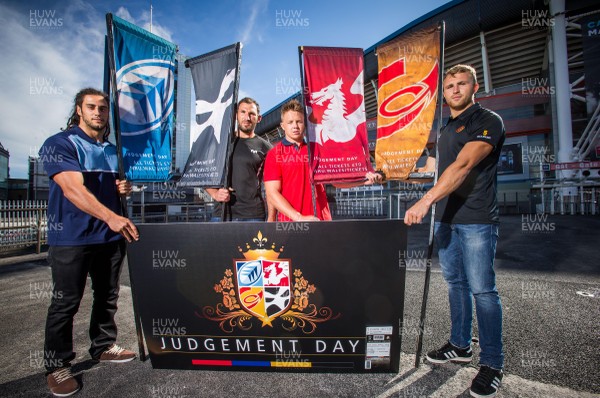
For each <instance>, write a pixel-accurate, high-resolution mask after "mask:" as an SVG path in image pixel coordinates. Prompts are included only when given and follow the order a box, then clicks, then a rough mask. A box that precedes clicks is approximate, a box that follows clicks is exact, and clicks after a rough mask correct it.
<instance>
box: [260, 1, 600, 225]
mask: <svg viewBox="0 0 600 398" xmlns="http://www.w3.org/2000/svg"><path fill="white" fill-rule="evenodd" d="M440 21H445V27H446V32H445V57H444V68H445V69H446V68H448V67H450V66H452V65H455V64H457V63H463V64H469V65H472V66H473V67H475V69H476V70H477V74H478V80H479V85H480V88H479V92H478V93H477V95H476V100H477V101H478V102H480V103H481V104H482V106H484V107H487V108H489V109H491V110H493V111H495V112H497V113H498V114H500V116H502V118H503V120H504V123H505V127H506V133H507V139H506V142H505V144H504V149H503V153H502V156H501V159H500V163H499V176H498V180H499V192H498V197H499V204H500V209H501V212H502V213H504V214H517V213H536V212H537V213H552V214H555V213H556V214H586V215H595V214H598V212H599V210H600V208H599V206H598V198H599V196H600V162H599V161H598V160H599V157H600V142H599V140H598V138H599V136H600V115H599V113H600V102H599V101H598V97H599V91H600V68H598V65H599V64H600V5H599V4H598V2H597V1H594V0H569V1H565V0H550V1H533V0H511V1H507V2H502V3H498V2H497V1H492V0H454V1H451V2H449V3H447V4H445V5H443V6H441V7H439V8H437V9H435V10H433V11H431V12H430V13H428V14H426V15H424V16H422V17H421V18H419V19H417V20H415V21H413V22H411V23H410V24H408V25H406V26H404V27H402V28H400V29H398V30H397V31H396V32H394V33H392V34H391V35H389V36H387V37H385V38H383V39H382V40H381V41H380V42H378V43H375V44H374V45H373V46H371V47H369V48H368V49H366V50H365V51H364V64H365V67H364V78H365V80H364V81H365V86H364V93H365V110H366V116H367V130H368V136H369V148H370V149H371V151H373V150H374V148H375V139H376V130H377V97H376V89H377V77H378V76H377V57H376V49H377V47H378V46H379V45H380V44H383V43H386V42H388V41H390V40H392V39H394V38H396V37H398V36H401V35H403V34H407V33H411V32H414V31H418V30H421V29H423V28H425V27H429V26H432V25H437V24H438V23H439V22H440ZM299 97H300V93H299V92H298V93H297V94H295V95H294V96H292V97H290V98H288V99H287V100H285V101H283V102H282V103H281V104H279V105H277V106H276V107H274V108H272V109H270V110H269V111H267V112H266V113H265V114H264V115H263V118H262V121H261V123H260V124H259V125H258V126H257V132H258V134H260V135H263V136H264V137H265V138H267V139H269V140H270V141H271V142H274V141H278V140H280V139H281V137H282V136H283V131H282V130H281V129H280V128H279V122H280V113H279V111H280V108H281V106H282V105H283V104H284V103H285V102H287V101H288V100H290V99H291V98H298V99H299ZM444 108H446V107H445V106H444ZM443 114H444V117H447V115H448V114H449V112H448V110H447V109H444V110H443ZM434 125H435V124H434ZM435 134H436V132H435V131H432V132H431V134H430V139H429V141H430V142H429V144H428V147H430V146H431V145H432V144H433V142H434V141H435ZM328 193H329V195H330V198H331V201H332V211H333V212H334V217H336V218H343V217H345V216H346V217H361V216H362V217H372V216H375V217H401V216H402V215H403V211H404V210H405V209H406V207H407V206H409V205H410V202H412V201H414V200H416V199H417V198H418V195H415V194H416V193H417V188H415V187H411V186H410V184H404V183H397V182H389V183H387V185H386V186H385V187H383V188H381V189H380V190H379V191H377V190H375V191H374V190H373V189H372V188H371V189H369V190H364V189H353V190H347V189H346V190H335V189H334V188H332V187H328Z"/></svg>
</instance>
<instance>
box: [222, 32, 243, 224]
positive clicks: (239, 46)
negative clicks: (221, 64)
mask: <svg viewBox="0 0 600 398" xmlns="http://www.w3.org/2000/svg"><path fill="white" fill-rule="evenodd" d="M235 52H236V55H237V65H236V69H235V79H234V81H233V103H232V107H233V112H231V130H230V131H229V137H227V158H226V161H225V170H224V175H225V188H226V189H228V190H229V189H230V188H231V171H232V170H231V162H232V160H233V159H232V157H233V150H234V149H235V143H234V145H231V136H232V135H236V134H235V133H236V130H235V129H236V120H237V117H236V116H237V102H238V89H239V86H240V69H241V64H242V44H241V43H240V42H237V43H235ZM237 139H238V138H237V136H236V138H235V140H236V143H237ZM229 213H231V205H230V204H229V202H225V203H223V207H222V211H221V221H227V218H228V217H229Z"/></svg>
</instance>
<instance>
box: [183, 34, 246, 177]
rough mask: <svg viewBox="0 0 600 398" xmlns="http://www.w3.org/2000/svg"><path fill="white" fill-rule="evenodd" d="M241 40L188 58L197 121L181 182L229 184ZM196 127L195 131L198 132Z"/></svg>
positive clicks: (187, 64) (187, 65)
mask: <svg viewBox="0 0 600 398" xmlns="http://www.w3.org/2000/svg"><path fill="white" fill-rule="evenodd" d="M240 56H241V44H240V43H236V44H232V45H231V46H228V47H225V48H222V49H220V50H216V51H213V52H211V53H208V54H204V55H200V56H198V57H195V58H191V59H189V60H187V61H186V67H189V68H190V69H191V72H192V79H193V80H194V91H195V93H196V124H197V126H196V127H197V128H196V129H192V135H191V137H190V139H191V148H192V149H191V151H190V156H189V158H188V160H187V164H186V165H185V170H184V172H183V176H182V177H181V180H180V181H179V185H181V186H190V187H221V186H224V185H225V184H226V181H225V178H226V176H227V171H226V167H227V163H226V160H227V155H228V151H229V143H230V141H231V140H230V137H231V132H232V131H233V128H234V127H235V123H234V118H235V114H234V105H235V103H236V102H237V91H238V80H239V78H238V76H239V69H240ZM194 130H195V133H194Z"/></svg>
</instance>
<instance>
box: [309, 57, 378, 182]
mask: <svg viewBox="0 0 600 398" xmlns="http://www.w3.org/2000/svg"><path fill="white" fill-rule="evenodd" d="M303 53H304V77H305V91H304V93H305V97H304V98H305V105H306V115H307V120H306V129H307V132H308V137H309V140H310V143H311V159H310V165H311V170H312V171H313V175H314V182H315V183H330V182H337V181H357V180H361V179H362V178H364V176H365V174H366V173H367V172H368V171H372V170H373V167H372V165H371V160H370V157H369V146H368V141H367V128H366V118H365V96H364V83H363V82H364V77H363V69H364V66H363V64H364V61H363V50H362V49H360V48H331V47H303Z"/></svg>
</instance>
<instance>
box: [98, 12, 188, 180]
mask: <svg viewBox="0 0 600 398" xmlns="http://www.w3.org/2000/svg"><path fill="white" fill-rule="evenodd" d="M110 33H111V32H109V35H110ZM112 35H113V48H112V49H109V51H114V60H115V71H116V85H117V93H118V108H116V107H114V104H113V109H114V111H116V112H118V121H119V125H120V128H117V130H118V131H117V134H118V133H119V130H120V146H121V151H122V155H123V156H122V157H123V169H124V172H125V177H126V178H127V179H128V180H130V181H166V180H168V179H169V177H170V172H171V141H172V136H173V127H174V126H173V120H174V114H173V111H174V98H175V97H174V91H175V78H174V77H175V66H176V65H175V56H176V51H177V48H176V45H175V44H173V43H170V42H168V41H166V40H164V39H162V38H160V37H158V36H156V35H154V34H152V33H150V32H148V31H146V30H144V29H141V28H140V27H138V26H135V25H133V24H131V23H129V22H127V21H125V20H123V19H120V18H118V17H114V16H113V17H112Z"/></svg>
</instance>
